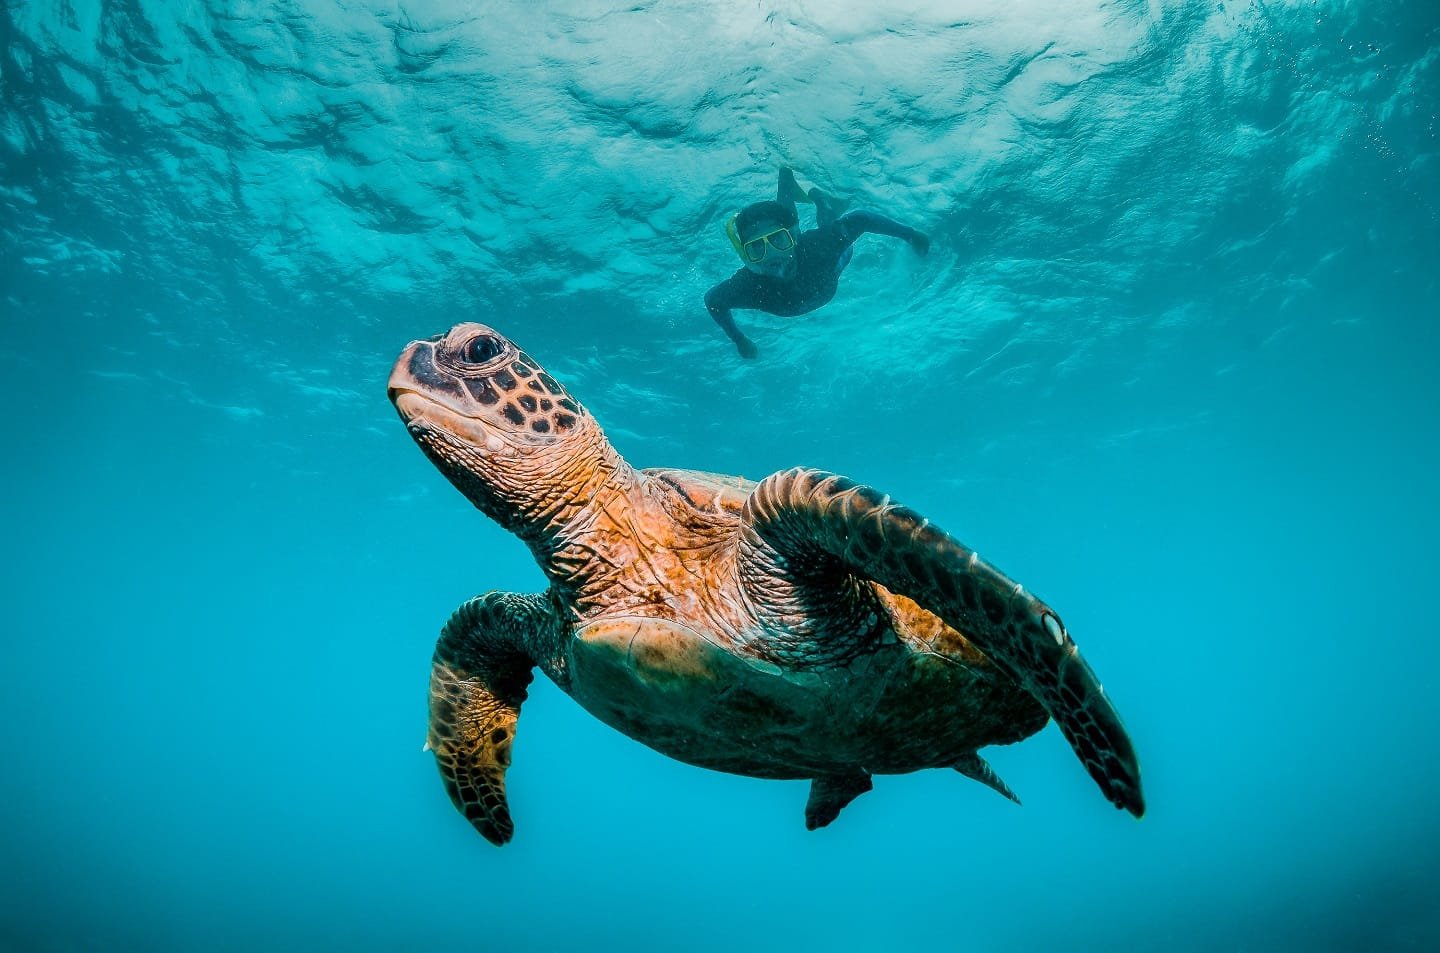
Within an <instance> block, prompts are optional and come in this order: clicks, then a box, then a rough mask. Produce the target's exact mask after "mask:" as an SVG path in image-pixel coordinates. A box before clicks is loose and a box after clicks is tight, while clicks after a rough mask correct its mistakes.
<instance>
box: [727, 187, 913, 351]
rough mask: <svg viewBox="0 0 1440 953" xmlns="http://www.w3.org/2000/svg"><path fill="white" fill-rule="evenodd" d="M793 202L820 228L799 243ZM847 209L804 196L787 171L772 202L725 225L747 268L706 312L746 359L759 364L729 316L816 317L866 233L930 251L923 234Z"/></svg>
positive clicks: (815, 195) (815, 193) (818, 194)
mask: <svg viewBox="0 0 1440 953" xmlns="http://www.w3.org/2000/svg"><path fill="white" fill-rule="evenodd" d="M796 202H808V203H810V204H813V205H814V206H815V224H816V227H815V228H813V229H811V230H810V231H808V232H800V233H799V234H798V235H797V234H796V232H799V223H800V217H799V215H798V214H797V213H796V211H795V203H796ZM846 204H847V203H846V202H844V201H843V200H841V199H837V198H835V197H834V196H832V195H828V194H826V193H825V192H822V191H820V190H819V189H811V190H810V191H809V192H806V191H805V190H804V189H802V188H801V187H800V185H799V183H797V182H796V181H795V174H794V173H793V172H791V171H790V170H789V169H785V168H782V169H781V170H780V186H779V188H778V189H777V191H776V196H775V201H773V202H756V203H754V204H753V205H747V206H745V208H743V209H741V210H740V212H739V213H738V214H736V215H735V216H734V217H732V218H731V219H730V221H729V222H727V223H726V224H725V233H726V234H727V235H728V236H729V237H730V244H732V245H734V246H735V252H736V254H738V255H739V256H740V260H741V261H742V262H744V267H743V268H739V269H736V271H735V274H733V275H731V276H730V277H729V278H726V279H725V280H724V281H722V282H720V283H719V284H718V285H716V286H715V287H713V288H711V289H710V290H709V291H707V292H705V307H706V308H707V309H708V310H709V311H710V317H712V318H714V319H715V323H716V324H718V325H720V328H721V330H723V331H724V332H725V333H726V334H728V335H729V336H730V340H732V341H734V342H735V348H736V350H738V351H739V352H740V356H741V357H745V358H750V357H754V356H755V355H756V354H757V353H758V351H757V350H756V347H755V342H753V341H751V340H750V339H749V338H748V337H746V336H745V334H744V333H743V332H742V331H741V330H740V329H739V328H738V327H736V326H735V318H734V317H733V316H732V315H731V314H730V312H731V311H732V310H734V309H735V308H749V309H752V310H755V311H765V312H768V313H770V314H774V315H778V316H780V317H785V318H793V317H795V316H797V315H801V314H806V313H808V312H810V311H814V310H815V309H816V308H818V307H820V306H821V305H823V304H825V303H827V302H828V301H829V300H830V299H831V298H833V297H835V289H836V288H837V287H839V283H840V273H841V272H842V271H844V270H845V266H846V265H848V264H850V256H851V253H852V252H853V251H854V248H853V246H854V243H855V239H857V238H859V237H860V236H861V235H864V234H865V233H866V232H874V233H876V234H877V235H890V236H892V237H894V238H903V239H904V240H905V241H907V242H909V243H910V247H911V248H913V249H915V251H916V252H917V253H918V254H921V255H924V254H925V253H926V252H928V251H929V250H930V239H929V237H927V236H926V235H925V234H924V233H923V232H919V231H916V230H915V229H913V228H911V227H910V226H908V225H901V224H900V223H899V222H896V221H892V220H891V219H888V218H886V217H885V216H883V215H877V214H876V213H874V212H867V211H863V210H861V209H856V210H855V211H853V212H846V211H845V206H846ZM842 213H843V214H842Z"/></svg>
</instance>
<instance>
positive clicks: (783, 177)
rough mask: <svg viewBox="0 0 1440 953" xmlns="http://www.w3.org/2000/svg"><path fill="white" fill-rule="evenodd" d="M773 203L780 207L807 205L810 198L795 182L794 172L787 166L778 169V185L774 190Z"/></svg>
mask: <svg viewBox="0 0 1440 953" xmlns="http://www.w3.org/2000/svg"><path fill="white" fill-rule="evenodd" d="M775 201H777V202H779V203H780V204H781V205H789V206H794V205H795V203H796V202H805V203H807V204H808V203H809V202H810V201H811V199H810V196H809V195H807V194H806V193H805V190H804V189H802V188H800V183H799V182H796V181H795V170H794V169H791V168H790V167H789V166H787V165H782V166H781V167H780V184H779V186H777V187H776V189H775Z"/></svg>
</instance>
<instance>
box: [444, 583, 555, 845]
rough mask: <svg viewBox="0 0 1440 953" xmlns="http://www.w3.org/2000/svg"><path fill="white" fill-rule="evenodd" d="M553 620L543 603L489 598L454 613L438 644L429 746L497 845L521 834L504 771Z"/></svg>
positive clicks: (459, 801)
mask: <svg viewBox="0 0 1440 953" xmlns="http://www.w3.org/2000/svg"><path fill="white" fill-rule="evenodd" d="M549 618H550V612H549V609H548V607H547V605H546V604H545V602H544V599H543V597H540V596H527V595H516V594H513V593H503V592H491V593H486V594H485V595H483V596H477V597H476V598H474V599H471V600H470V601H469V602H466V603H465V604H464V605H462V606H461V607H460V608H458V609H456V610H455V612H454V614H453V615H451V616H450V621H448V622H446V623H445V627H444V628H443V629H442V630H441V632H440V639H439V641H438V642H437V643H436V644H435V656H434V659H433V660H432V662H431V667H430V733H429V738H428V741H427V744H426V747H428V748H429V749H430V750H432V751H434V752H435V761H436V764H437V765H438V767H439V768H440V776H441V778H442V779H443V780H444V782H445V790H446V791H447V792H448V793H449V794H450V800H451V801H453V802H454V804H455V807H456V808H457V809H458V810H459V811H460V813H462V814H464V815H465V818H466V820H468V821H469V822H470V823H471V825H472V826H474V828H475V829H476V830H477V831H479V832H480V833H481V835H483V836H484V838H485V839H486V840H488V841H490V843H492V844H495V845H497V846H499V845H501V844H504V843H505V842H506V841H508V840H510V836H511V835H512V834H513V833H514V831H515V825H514V824H513V823H512V822H511V820H510V808H509V805H508V804H507V803H506V800H505V769H506V768H508V767H509V766H510V745H511V743H512V741H513V740H514V738H515V721H516V719H517V718H519V716H520V705H521V703H522V702H524V701H525V693H526V688H527V687H528V686H529V684H530V679H531V678H532V673H531V669H532V668H533V667H534V666H535V660H534V659H533V657H532V656H531V655H530V654H529V652H528V651H527V646H531V645H534V644H535V642H536V640H535V638H534V636H535V633H536V631H537V629H538V628H539V627H540V626H543V625H545V624H546V623H547V622H548V620H549Z"/></svg>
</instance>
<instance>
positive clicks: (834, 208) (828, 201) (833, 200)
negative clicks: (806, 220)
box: [810, 189, 850, 222]
mask: <svg viewBox="0 0 1440 953" xmlns="http://www.w3.org/2000/svg"><path fill="white" fill-rule="evenodd" d="M810 201H812V202H814V203H815V215H816V217H817V218H819V219H820V220H822V221H829V222H833V221H834V220H835V219H837V218H839V217H840V216H841V215H844V214H845V211H846V210H847V209H849V208H850V200H849V199H842V198H841V197H840V196H838V195H831V194H830V193H829V192H823V191H821V190H820V189H811V190H810Z"/></svg>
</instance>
